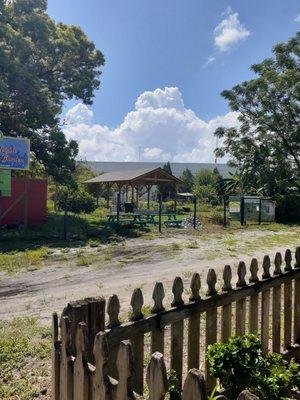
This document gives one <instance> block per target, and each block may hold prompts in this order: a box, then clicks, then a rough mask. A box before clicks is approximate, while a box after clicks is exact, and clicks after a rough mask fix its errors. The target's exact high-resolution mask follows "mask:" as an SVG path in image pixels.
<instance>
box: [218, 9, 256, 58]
mask: <svg viewBox="0 0 300 400" xmlns="http://www.w3.org/2000/svg"><path fill="white" fill-rule="evenodd" d="M225 14H226V18H224V19H223V20H222V21H221V22H220V23H219V25H217V27H216V28H215V30H214V37H215V46H216V47H217V48H218V49H219V50H221V51H228V50H230V48H231V47H232V46H233V45H234V44H236V43H238V42H239V41H241V40H243V39H245V38H247V37H248V36H249V35H250V32H249V31H248V29H246V28H245V26H244V25H243V24H242V23H241V22H240V20H239V14H238V13H233V12H232V10H231V8H230V7H229V8H227V10H226V12H225Z"/></svg>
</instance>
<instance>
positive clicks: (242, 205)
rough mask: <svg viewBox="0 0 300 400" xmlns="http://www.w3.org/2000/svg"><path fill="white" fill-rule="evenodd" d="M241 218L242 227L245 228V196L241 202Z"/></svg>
mask: <svg viewBox="0 0 300 400" xmlns="http://www.w3.org/2000/svg"><path fill="white" fill-rule="evenodd" d="M240 214H241V215H240V218H241V225H242V226H244V224H245V198H244V196H242V197H241V201H240Z"/></svg>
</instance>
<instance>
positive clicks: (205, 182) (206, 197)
mask: <svg viewBox="0 0 300 400" xmlns="http://www.w3.org/2000/svg"><path fill="white" fill-rule="evenodd" d="M219 177H220V176H219V174H218V173H217V172H216V171H211V170H209V169H203V170H200V171H198V172H197V174H196V176H195V184H194V193H195V195H196V196H197V197H199V198H200V199H201V200H202V201H205V202H209V203H211V204H214V205H216V204H218V203H219V197H218V187H219Z"/></svg>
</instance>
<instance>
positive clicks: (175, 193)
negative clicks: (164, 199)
mask: <svg viewBox="0 0 300 400" xmlns="http://www.w3.org/2000/svg"><path fill="white" fill-rule="evenodd" d="M174 186H175V192H174V212H175V213H176V212H177V183H175V185H174Z"/></svg>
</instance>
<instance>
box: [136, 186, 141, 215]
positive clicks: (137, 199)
mask: <svg viewBox="0 0 300 400" xmlns="http://www.w3.org/2000/svg"><path fill="white" fill-rule="evenodd" d="M139 189H140V187H139V185H137V186H136V208H137V210H138V209H139V194H140V193H139Z"/></svg>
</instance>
